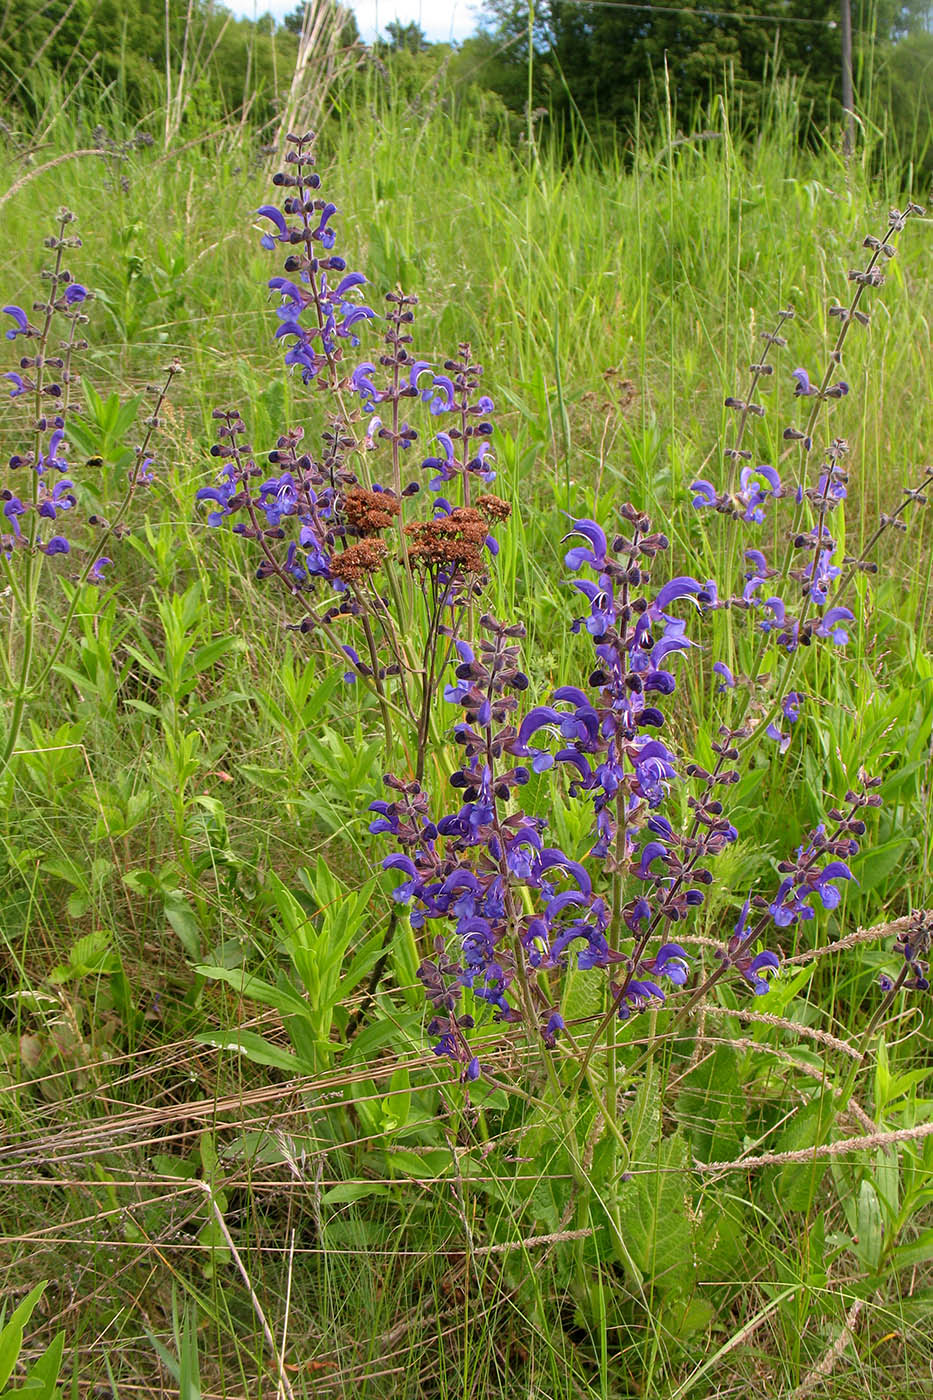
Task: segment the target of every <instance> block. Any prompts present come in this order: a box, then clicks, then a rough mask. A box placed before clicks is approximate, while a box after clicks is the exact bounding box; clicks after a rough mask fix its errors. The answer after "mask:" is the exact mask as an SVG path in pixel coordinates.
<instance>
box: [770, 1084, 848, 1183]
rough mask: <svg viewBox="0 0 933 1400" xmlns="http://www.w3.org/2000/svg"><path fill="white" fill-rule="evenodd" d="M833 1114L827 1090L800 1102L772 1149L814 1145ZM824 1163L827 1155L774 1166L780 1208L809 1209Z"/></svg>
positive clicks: (824, 1170)
mask: <svg viewBox="0 0 933 1400" xmlns="http://www.w3.org/2000/svg"><path fill="white" fill-rule="evenodd" d="M833 1114H834V1104H833V1096H832V1094H831V1093H826V1094H823V1095H821V1096H820V1097H819V1098H818V1099H814V1100H812V1101H811V1102H810V1103H807V1104H804V1106H803V1108H801V1109H800V1110H799V1111H798V1112H797V1113H795V1114H794V1116H793V1118H792V1119H791V1120H790V1122H789V1123H788V1124H787V1126H786V1127H785V1128H784V1130H783V1132H782V1133H781V1134H780V1135H779V1136H778V1138H777V1139H776V1141H775V1143H774V1151H775V1152H799V1151H800V1150H801V1149H802V1148H805V1147H815V1146H816V1144H817V1143H819V1142H821V1141H822V1140H823V1139H824V1138H825V1137H826V1134H827V1131H828V1129H829V1125H830V1123H831V1122H832V1119H833ZM827 1165H828V1158H826V1157H823V1158H814V1160H813V1161H812V1162H788V1163H787V1164H786V1165H785V1166H783V1167H777V1168H774V1169H773V1170H774V1176H773V1177H772V1182H773V1189H774V1194H775V1196H776V1197H777V1200H778V1202H779V1203H780V1206H781V1209H782V1210H801V1211H809V1210H810V1208H811V1207H812V1205H813V1201H814V1198H815V1196H816V1192H817V1190H818V1189H819V1185H820V1182H821V1181H822V1180H823V1176H824V1175H825V1172H826V1168H827ZM766 1170H770V1169H767V1168H766Z"/></svg>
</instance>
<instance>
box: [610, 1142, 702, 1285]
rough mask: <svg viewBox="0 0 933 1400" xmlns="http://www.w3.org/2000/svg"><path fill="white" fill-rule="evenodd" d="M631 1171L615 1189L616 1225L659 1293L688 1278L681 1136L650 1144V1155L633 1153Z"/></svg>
mask: <svg viewBox="0 0 933 1400" xmlns="http://www.w3.org/2000/svg"><path fill="white" fill-rule="evenodd" d="M632 1165H633V1169H634V1170H635V1175H634V1176H633V1177H632V1179H631V1181H629V1182H627V1183H626V1184H625V1185H624V1186H623V1187H622V1188H621V1190H620V1197H619V1223H620V1226H621V1230H622V1235H623V1238H624V1239H625V1243H626V1247H627V1249H628V1251H629V1254H630V1255H631V1257H632V1261H633V1262H634V1264H635V1265H636V1266H637V1268H638V1269H639V1270H640V1271H641V1273H642V1274H643V1275H644V1277H645V1278H647V1279H650V1280H651V1281H652V1283H653V1285H654V1286H655V1287H656V1288H658V1289H659V1290H661V1291H662V1292H664V1293H680V1292H683V1291H685V1290H686V1288H687V1287H688V1286H689V1285H690V1283H691V1282H692V1280H693V1277H694V1272H695V1261H694V1251H693V1230H692V1226H691V1223H690V1218H689V1216H688V1214H687V1204H686V1202H687V1194H688V1190H689V1186H688V1174H687V1145H686V1141H685V1139H684V1137H683V1135H682V1134H681V1133H680V1132H677V1133H675V1134H674V1135H673V1137H669V1138H664V1139H662V1140H661V1141H660V1142H659V1143H655V1144H654V1146H653V1151H652V1152H651V1154H650V1156H649V1155H648V1154H645V1155H641V1156H639V1157H638V1158H637V1159H636V1158H635V1157H634V1156H633V1159H632Z"/></svg>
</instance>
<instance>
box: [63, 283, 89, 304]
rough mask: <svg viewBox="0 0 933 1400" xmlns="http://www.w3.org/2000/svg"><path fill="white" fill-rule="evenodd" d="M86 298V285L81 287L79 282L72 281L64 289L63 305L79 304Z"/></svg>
mask: <svg viewBox="0 0 933 1400" xmlns="http://www.w3.org/2000/svg"><path fill="white" fill-rule="evenodd" d="M86 300H87V287H82V286H81V283H80V282H72V283H71V285H70V286H69V287H67V288H66V290H65V305H66V306H80V304H81V302H82V301H86Z"/></svg>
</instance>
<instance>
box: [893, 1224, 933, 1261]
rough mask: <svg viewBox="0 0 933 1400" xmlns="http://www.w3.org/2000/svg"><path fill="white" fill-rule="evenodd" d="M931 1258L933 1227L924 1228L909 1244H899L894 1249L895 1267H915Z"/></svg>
mask: <svg viewBox="0 0 933 1400" xmlns="http://www.w3.org/2000/svg"><path fill="white" fill-rule="evenodd" d="M931 1260H933V1229H931V1230H924V1232H923V1234H922V1235H919V1236H918V1237H917V1239H915V1240H913V1241H912V1242H911V1243H910V1244H899V1245H898V1247H897V1249H895V1251H894V1267H895V1269H915V1268H917V1267H918V1265H920V1264H929V1263H930V1262H931Z"/></svg>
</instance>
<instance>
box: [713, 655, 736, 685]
mask: <svg viewBox="0 0 933 1400" xmlns="http://www.w3.org/2000/svg"><path fill="white" fill-rule="evenodd" d="M713 670H714V671H715V673H716V675H717V676H722V680H721V681H720V683H719V685H717V687H716V689H717V690H735V676H734V675H733V674H732V672H731V671H730V670H729V667H728V666H727V665H726V663H725V662H724V661H714V662H713Z"/></svg>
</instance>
